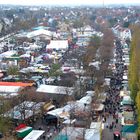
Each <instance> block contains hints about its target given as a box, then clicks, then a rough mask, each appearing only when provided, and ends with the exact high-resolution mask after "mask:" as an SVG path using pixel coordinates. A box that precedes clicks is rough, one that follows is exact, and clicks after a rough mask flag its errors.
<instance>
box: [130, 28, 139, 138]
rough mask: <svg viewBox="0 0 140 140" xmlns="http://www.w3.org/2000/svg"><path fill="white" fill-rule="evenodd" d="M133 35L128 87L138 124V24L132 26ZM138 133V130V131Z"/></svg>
mask: <svg viewBox="0 0 140 140" xmlns="http://www.w3.org/2000/svg"><path fill="white" fill-rule="evenodd" d="M132 31H133V37H132V42H131V48H130V65H129V87H130V90H131V97H132V99H133V100H134V102H135V103H136V107H137V113H138V117H137V119H138V123H139V124H140V63H139V62H140V39H139V36H140V25H135V26H133V28H132ZM138 133H139V135H140V132H138Z"/></svg>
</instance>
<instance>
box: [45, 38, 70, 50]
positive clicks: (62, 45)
mask: <svg viewBox="0 0 140 140" xmlns="http://www.w3.org/2000/svg"><path fill="white" fill-rule="evenodd" d="M46 49H57V50H58V49H64V50H65V49H68V40H51V42H50V44H49V45H47V47H46Z"/></svg>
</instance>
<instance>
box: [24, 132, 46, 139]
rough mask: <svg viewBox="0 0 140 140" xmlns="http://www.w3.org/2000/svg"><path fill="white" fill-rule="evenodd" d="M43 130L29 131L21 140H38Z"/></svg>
mask: <svg viewBox="0 0 140 140" xmlns="http://www.w3.org/2000/svg"><path fill="white" fill-rule="evenodd" d="M44 132H45V131H43V130H33V131H31V132H30V133H29V134H28V135H27V136H26V137H25V138H24V139H23V140H38V138H39V137H40V136H41V135H42V134H43V133H44Z"/></svg>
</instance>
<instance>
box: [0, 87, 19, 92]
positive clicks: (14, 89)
mask: <svg viewBox="0 0 140 140" xmlns="http://www.w3.org/2000/svg"><path fill="white" fill-rule="evenodd" d="M20 89H21V87H20V86H0V93H17V92H18V91H19V90H20Z"/></svg>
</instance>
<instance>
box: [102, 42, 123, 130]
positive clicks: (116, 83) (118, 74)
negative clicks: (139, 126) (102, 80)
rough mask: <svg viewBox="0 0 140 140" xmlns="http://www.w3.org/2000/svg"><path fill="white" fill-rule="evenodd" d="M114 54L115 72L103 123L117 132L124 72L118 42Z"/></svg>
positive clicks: (106, 102)
mask: <svg viewBox="0 0 140 140" xmlns="http://www.w3.org/2000/svg"><path fill="white" fill-rule="evenodd" d="M115 49H116V54H115V59H116V63H115V67H116V69H115V71H113V74H112V77H111V80H110V87H109V91H108V95H107V99H106V101H105V109H104V114H103V116H102V117H103V122H104V123H105V124H106V128H108V129H110V130H117V129H120V128H119V127H121V125H120V123H119V122H118V120H119V112H120V102H121V100H122V99H121V97H120V90H121V89H122V88H123V86H122V80H123V72H124V68H125V67H124V64H123V60H122V55H123V51H122V45H121V42H120V41H116V48H115Z"/></svg>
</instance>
